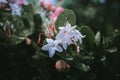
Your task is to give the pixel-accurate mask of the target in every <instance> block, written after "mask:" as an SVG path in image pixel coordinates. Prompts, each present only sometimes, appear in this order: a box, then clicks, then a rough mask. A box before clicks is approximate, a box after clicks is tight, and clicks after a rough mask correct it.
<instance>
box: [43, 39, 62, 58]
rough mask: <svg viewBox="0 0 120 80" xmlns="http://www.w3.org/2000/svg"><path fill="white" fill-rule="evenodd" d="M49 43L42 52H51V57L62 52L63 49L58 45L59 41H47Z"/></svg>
mask: <svg viewBox="0 0 120 80" xmlns="http://www.w3.org/2000/svg"><path fill="white" fill-rule="evenodd" d="M46 41H47V43H48V44H46V45H45V46H43V47H42V50H45V51H49V56H50V57H53V56H54V54H55V51H58V52H62V51H63V49H62V48H61V47H60V46H59V45H58V44H59V41H57V40H55V41H54V40H53V39H48V38H47V39H46Z"/></svg>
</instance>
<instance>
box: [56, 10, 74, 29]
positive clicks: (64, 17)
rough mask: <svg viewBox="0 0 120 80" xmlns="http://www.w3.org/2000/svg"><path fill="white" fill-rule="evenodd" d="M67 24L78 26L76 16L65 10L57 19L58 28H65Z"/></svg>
mask: <svg viewBox="0 0 120 80" xmlns="http://www.w3.org/2000/svg"><path fill="white" fill-rule="evenodd" d="M67 22H69V23H70V24H71V25H75V24H76V15H75V13H74V12H73V11H72V10H69V9H65V10H64V11H63V12H62V13H61V14H60V15H59V16H58V18H57V20H56V23H55V25H56V27H57V28H58V27H61V26H64V25H65V24H66V23H67Z"/></svg>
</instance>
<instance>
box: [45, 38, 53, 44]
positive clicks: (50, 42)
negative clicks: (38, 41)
mask: <svg viewBox="0 0 120 80" xmlns="http://www.w3.org/2000/svg"><path fill="white" fill-rule="evenodd" d="M46 41H47V43H48V44H53V43H54V40H53V39H48V38H47V39H46Z"/></svg>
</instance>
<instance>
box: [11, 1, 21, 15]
mask: <svg viewBox="0 0 120 80" xmlns="http://www.w3.org/2000/svg"><path fill="white" fill-rule="evenodd" d="M10 7H11V9H12V15H18V16H20V15H21V7H20V6H19V5H17V4H12V3H10Z"/></svg>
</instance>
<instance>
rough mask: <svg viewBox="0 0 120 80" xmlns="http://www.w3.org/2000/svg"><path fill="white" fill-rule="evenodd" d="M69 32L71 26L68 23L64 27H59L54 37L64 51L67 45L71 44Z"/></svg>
mask: <svg viewBox="0 0 120 80" xmlns="http://www.w3.org/2000/svg"><path fill="white" fill-rule="evenodd" d="M71 30H72V27H71V24H69V23H68V24H67V25H66V26H65V27H60V31H59V33H58V34H57V35H56V37H55V39H56V40H59V41H60V43H61V44H62V46H63V48H64V49H65V50H66V49H67V45H69V44H70V43H71V42H72V41H71V35H70V32H71Z"/></svg>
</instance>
